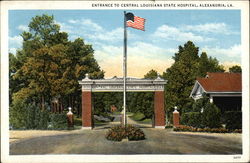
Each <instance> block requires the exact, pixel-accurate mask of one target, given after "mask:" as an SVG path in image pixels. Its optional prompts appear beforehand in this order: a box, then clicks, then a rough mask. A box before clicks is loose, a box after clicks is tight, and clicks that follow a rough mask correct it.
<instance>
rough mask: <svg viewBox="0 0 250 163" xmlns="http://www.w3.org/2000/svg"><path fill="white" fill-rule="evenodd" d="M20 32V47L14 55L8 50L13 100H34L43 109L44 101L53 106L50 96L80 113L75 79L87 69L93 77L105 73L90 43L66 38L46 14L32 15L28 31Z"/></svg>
mask: <svg viewBox="0 0 250 163" xmlns="http://www.w3.org/2000/svg"><path fill="white" fill-rule="evenodd" d="M21 36H22V37H23V46H22V49H20V50H19V51H17V54H16V56H14V55H12V54H10V72H11V73H10V83H11V84H10V87H11V88H10V91H11V93H10V94H11V96H12V98H13V100H20V99H22V100H24V101H25V102H27V101H30V102H35V103H36V104H39V105H40V108H43V109H44V108H45V106H46V105H50V108H53V107H52V106H53V105H52V102H53V99H57V101H58V107H59V110H60V111H62V110H63V108H65V107H69V106H71V107H73V109H74V108H77V113H78V115H80V106H81V93H80V92H81V88H80V86H79V84H78V80H81V79H82V78H83V77H84V76H85V74H86V73H89V74H90V77H91V78H95V79H97V78H103V77H104V71H102V70H101V69H100V67H99V65H98V63H97V61H96V60H95V58H94V50H93V48H92V46H91V45H88V44H85V43H84V41H83V39H81V38H78V39H76V40H74V41H69V40H68V34H67V33H65V32H60V26H59V25H58V24H56V23H55V21H54V17H53V16H49V15H45V14H44V15H42V16H36V17H34V18H32V20H31V22H30V23H29V31H25V32H23V33H22V34H21ZM16 85H18V87H15V86H16ZM11 102H12V101H11Z"/></svg>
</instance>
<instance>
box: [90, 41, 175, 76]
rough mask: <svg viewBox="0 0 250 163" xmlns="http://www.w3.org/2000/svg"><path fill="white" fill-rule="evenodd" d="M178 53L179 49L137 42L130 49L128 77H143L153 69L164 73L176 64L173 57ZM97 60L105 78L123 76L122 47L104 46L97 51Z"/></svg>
mask: <svg viewBox="0 0 250 163" xmlns="http://www.w3.org/2000/svg"><path fill="white" fill-rule="evenodd" d="M176 51H177V49H176V50H175V49H162V48H160V47H157V46H154V45H152V44H148V43H143V42H136V43H135V44H133V45H131V46H129V48H128V54H127V62H128V64H127V67H128V68H127V70H128V76H131V77H143V76H144V75H145V74H146V73H147V72H148V71H150V70H151V69H154V70H156V71H158V72H159V73H162V72H163V71H165V70H166V69H167V68H168V67H170V66H171V65H172V63H173V62H174V61H173V60H172V59H171V56H172V52H176ZM95 58H96V59H97V61H98V63H99V65H100V67H101V68H102V69H103V70H104V71H105V72H106V73H105V77H113V76H115V75H116V76H122V65H123V63H122V62H123V47H122V46H111V45H109V46H102V47H101V49H99V50H96V51H95Z"/></svg>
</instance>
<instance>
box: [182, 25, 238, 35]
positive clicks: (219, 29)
mask: <svg viewBox="0 0 250 163" xmlns="http://www.w3.org/2000/svg"><path fill="white" fill-rule="evenodd" d="M181 28H182V30H183V31H195V32H205V33H220V34H225V35H229V34H236V33H237V32H233V31H231V30H230V29H229V26H228V25H227V24H225V23H206V24H199V25H185V26H182V27H181Z"/></svg>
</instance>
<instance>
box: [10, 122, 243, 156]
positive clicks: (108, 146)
mask: <svg viewBox="0 0 250 163" xmlns="http://www.w3.org/2000/svg"><path fill="white" fill-rule="evenodd" d="M128 122H129V123H135V124H137V122H134V121H132V120H131V119H130V118H128ZM114 123H117V124H119V123H120V122H119V121H117V119H116V120H115V122H113V124H112V123H111V124H110V125H106V126H105V125H104V126H97V127H96V128H95V129H94V130H79V131H77V132H73V133H70V132H69V134H61V135H52V136H41V137H34V138H29V139H23V140H20V141H16V142H12V143H11V144H10V154H11V155H21V154H23V155H30V154H241V153H242V142H241V140H242V139H241V134H204V133H178V132H173V131H172V130H171V129H154V128H148V127H146V128H142V130H143V131H144V133H145V135H146V139H145V140H141V141H122V142H113V141H108V140H107V139H106V138H105V134H106V132H107V130H108V128H110V126H112V125H114ZM137 125H138V124H137ZM27 132H28V131H27Z"/></svg>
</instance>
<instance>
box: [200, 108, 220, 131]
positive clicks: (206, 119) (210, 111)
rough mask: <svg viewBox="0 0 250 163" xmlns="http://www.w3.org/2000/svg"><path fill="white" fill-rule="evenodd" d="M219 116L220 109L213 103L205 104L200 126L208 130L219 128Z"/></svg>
mask: <svg viewBox="0 0 250 163" xmlns="http://www.w3.org/2000/svg"><path fill="white" fill-rule="evenodd" d="M220 116H221V114H220V109H219V108H218V107H217V106H216V105H215V104H213V103H207V104H206V105H205V107H204V111H203V113H202V124H203V125H204V126H205V127H209V128H219V127H221V124H220Z"/></svg>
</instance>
